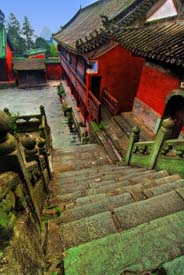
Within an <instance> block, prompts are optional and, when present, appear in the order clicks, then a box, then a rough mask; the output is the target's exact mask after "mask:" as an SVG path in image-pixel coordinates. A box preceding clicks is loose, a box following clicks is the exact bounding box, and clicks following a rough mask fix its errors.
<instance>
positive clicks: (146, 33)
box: [117, 16, 184, 138]
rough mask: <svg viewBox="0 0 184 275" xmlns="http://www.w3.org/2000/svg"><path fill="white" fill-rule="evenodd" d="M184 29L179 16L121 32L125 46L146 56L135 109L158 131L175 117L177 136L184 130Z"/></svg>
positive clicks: (120, 40)
mask: <svg viewBox="0 0 184 275" xmlns="http://www.w3.org/2000/svg"><path fill="white" fill-rule="evenodd" d="M183 32H184V20H183V19H182V18H181V17H180V16H178V19H177V20H174V21H167V22H160V23H159V24H158V23H157V24H153V23H152V24H148V25H147V26H145V27H143V28H133V29H132V30H130V29H129V30H125V29H124V30H122V31H120V32H119V34H117V41H119V43H120V44H121V45H122V46H123V47H124V48H126V49H127V50H129V51H130V52H132V54H133V55H134V56H135V57H142V58H144V65H143V68H142V72H141V77H140V82H139V87H138V90H137V94H136V97H135V100H134V105H133V110H132V112H133V113H134V114H135V115H136V116H137V117H139V118H141V119H142V121H143V122H144V123H145V124H146V125H147V126H148V127H150V128H151V129H153V130H154V132H155V133H157V131H158V129H159V128H160V126H161V123H162V121H163V120H164V119H166V118H168V117H171V118H172V119H173V120H174V121H175V129H174V132H173V138H177V137H178V136H179V134H180V133H181V135H182V133H183V132H184V128H183V127H184V77H183V75H184V49H183ZM182 128H183V130H182ZM181 130H182V132H181Z"/></svg>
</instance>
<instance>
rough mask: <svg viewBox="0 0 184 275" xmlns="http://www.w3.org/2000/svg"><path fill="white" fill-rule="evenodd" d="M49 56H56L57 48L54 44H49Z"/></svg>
mask: <svg viewBox="0 0 184 275" xmlns="http://www.w3.org/2000/svg"><path fill="white" fill-rule="evenodd" d="M49 56H53V57H54V56H58V50H57V47H56V45H55V44H51V45H50V53H49Z"/></svg>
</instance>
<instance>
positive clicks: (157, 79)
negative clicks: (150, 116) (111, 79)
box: [137, 64, 179, 115]
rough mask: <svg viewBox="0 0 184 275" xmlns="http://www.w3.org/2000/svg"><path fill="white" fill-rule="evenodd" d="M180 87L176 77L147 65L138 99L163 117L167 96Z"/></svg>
mask: <svg viewBox="0 0 184 275" xmlns="http://www.w3.org/2000/svg"><path fill="white" fill-rule="evenodd" d="M178 87H179V80H178V79H177V78H176V77H174V76H172V75H171V74H169V73H167V72H164V71H161V70H159V69H157V68H153V67H151V66H148V65H146V64H145V65H144V67H143V70H142V74H141V80H140V83H139V88H138V92H137V98H139V99H140V100H141V101H143V102H144V103H146V104H147V105H148V106H150V107H151V108H152V109H153V110H155V111H156V112H157V113H159V114H160V115H162V114H163V112H164V109H165V106H166V105H165V99H166V97H167V95H168V94H170V93H171V92H172V91H173V90H174V89H177V88H178Z"/></svg>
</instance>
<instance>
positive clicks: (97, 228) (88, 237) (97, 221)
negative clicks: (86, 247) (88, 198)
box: [60, 212, 117, 249]
mask: <svg viewBox="0 0 184 275" xmlns="http://www.w3.org/2000/svg"><path fill="white" fill-rule="evenodd" d="M113 233H117V229H116V226H115V224H114V221H113V219H112V215H111V213H110V212H103V213H100V214H98V215H94V216H91V217H88V218H84V219H81V220H77V221H74V222H71V223H68V224H62V225H61V226H60V234H61V240H62V243H63V244H64V248H65V249H68V248H70V247H73V246H78V245H79V244H82V243H86V242H89V241H92V240H95V239H100V238H103V237H105V236H108V235H110V234H113Z"/></svg>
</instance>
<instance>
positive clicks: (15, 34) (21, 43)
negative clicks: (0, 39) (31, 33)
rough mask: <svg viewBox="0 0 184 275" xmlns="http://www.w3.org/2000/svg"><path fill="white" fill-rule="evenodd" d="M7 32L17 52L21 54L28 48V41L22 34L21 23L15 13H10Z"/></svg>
mask: <svg viewBox="0 0 184 275" xmlns="http://www.w3.org/2000/svg"><path fill="white" fill-rule="evenodd" d="M7 33H8V36H9V38H10V41H11V43H12V45H13V47H14V50H15V54H21V53H22V52H23V51H25V50H26V42H25V40H24V38H23V37H22V36H21V26H20V23H19V21H18V20H17V18H16V16H15V15H14V14H13V13H10V15H9V18H8V23H7Z"/></svg>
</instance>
